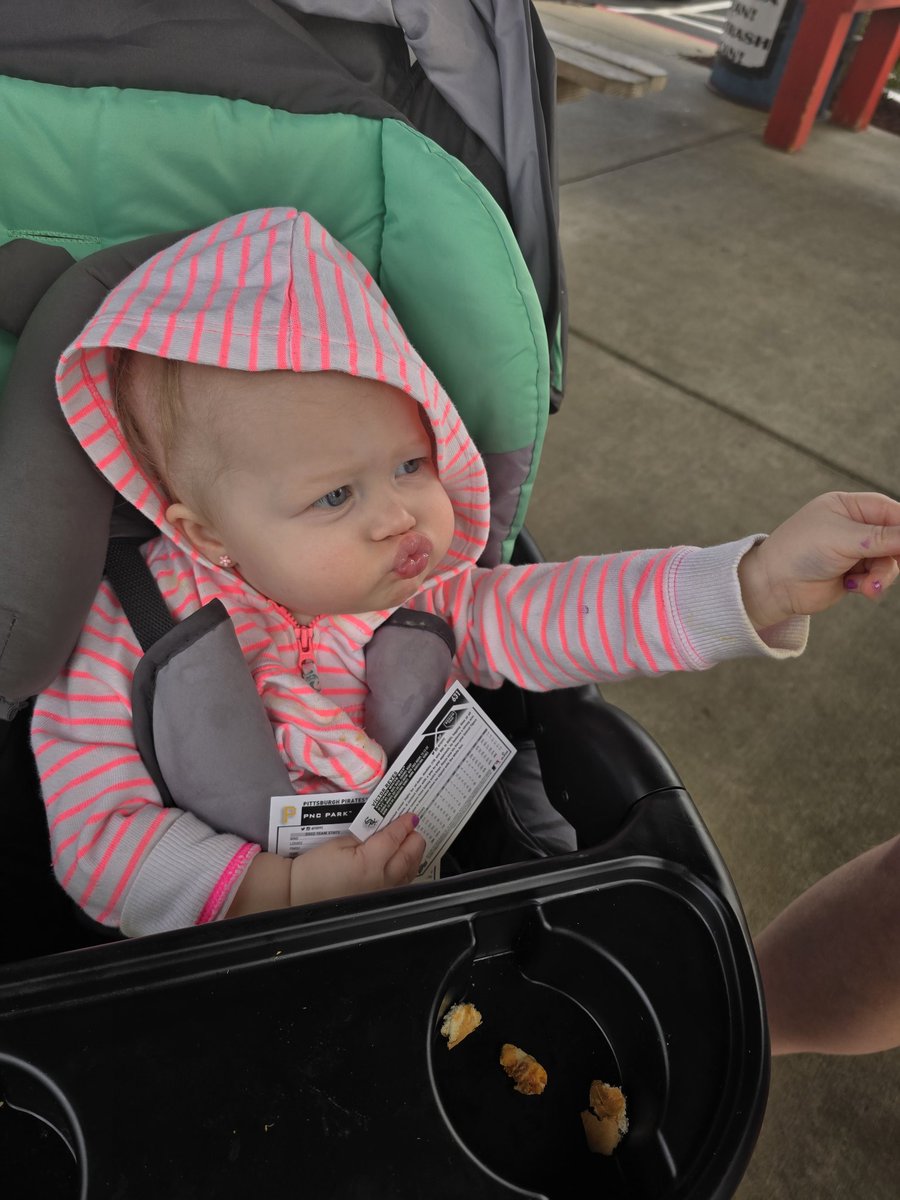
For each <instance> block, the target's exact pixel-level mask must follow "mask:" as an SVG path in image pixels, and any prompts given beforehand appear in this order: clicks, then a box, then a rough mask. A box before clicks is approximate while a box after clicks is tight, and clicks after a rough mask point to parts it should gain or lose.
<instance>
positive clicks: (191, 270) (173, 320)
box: [158, 217, 231, 358]
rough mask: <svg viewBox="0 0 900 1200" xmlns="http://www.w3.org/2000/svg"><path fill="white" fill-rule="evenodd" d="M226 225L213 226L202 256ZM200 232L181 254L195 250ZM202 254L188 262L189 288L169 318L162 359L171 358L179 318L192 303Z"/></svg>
mask: <svg viewBox="0 0 900 1200" xmlns="http://www.w3.org/2000/svg"><path fill="white" fill-rule="evenodd" d="M230 219H231V218H230V217H229V218H226V220H230ZM224 224H225V221H219V222H218V223H217V224H215V225H213V227H212V228H211V229H210V231H209V234H208V236H207V238H206V241H205V242H204V243H203V246H202V247H201V251H200V254H202V252H203V250H206V249H207V248H208V247H209V246H211V245H212V244H213V242H214V241H215V240H216V238H217V237H218V235H219V231H220V230H221V228H222V226H223V225H224ZM200 232H202V230H198V232H197V233H192V234H191V235H190V236H189V237H187V238H186V239H185V242H184V245H183V247H182V248H181V252H182V253H183V254H184V255H186V254H187V251H188V250H190V249H192V248H193V244H194V241H195V239H196V238H197V237H198V236H199V234H200ZM200 254H193V255H191V257H190V259H189V260H188V281H187V288H186V289H185V292H184V295H183V296H182V298H181V300H180V301H179V303H178V306H177V308H175V309H174V310H173V311H172V313H171V315H170V316H169V319H168V321H167V322H166V332H165V333H164V334H163V340H162V343H161V344H160V347H159V351H158V354H159V357H160V358H169V357H170V355H169V347H170V346H171V344H172V338H173V337H174V335H175V329H176V326H177V324H178V318H179V317H180V316H181V314H182V313H183V312H184V310H185V309H186V308H187V306H188V304H190V302H191V300H192V298H193V295H194V288H195V287H196V286H197V268H198V264H199V260H200Z"/></svg>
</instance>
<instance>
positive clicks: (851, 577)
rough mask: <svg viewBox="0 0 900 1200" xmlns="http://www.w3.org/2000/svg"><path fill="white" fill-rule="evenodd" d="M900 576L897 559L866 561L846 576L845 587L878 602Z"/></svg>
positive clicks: (872, 559)
mask: <svg viewBox="0 0 900 1200" xmlns="http://www.w3.org/2000/svg"><path fill="white" fill-rule="evenodd" d="M898 575H900V567H898V566H897V560H896V558H871V559H866V560H865V562H864V563H861V564H860V566H859V567H856V568H854V569H853V570H852V571H848V572H847V574H846V575H845V576H844V587H845V588H846V589H847V591H848V592H856V593H857V594H858V595H860V596H865V597H866V598H867V599H869V600H878V599H880V598H881V597H882V596H883V595H884V593H885V592H886V591H887V589H888V588H889V587H891V585H892V584H893V583H894V582H895V581H896V579H897V576H898Z"/></svg>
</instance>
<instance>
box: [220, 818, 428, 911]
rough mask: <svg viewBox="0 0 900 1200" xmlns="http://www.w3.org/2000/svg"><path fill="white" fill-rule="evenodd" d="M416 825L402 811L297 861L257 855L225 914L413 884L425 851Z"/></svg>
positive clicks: (319, 847)
mask: <svg viewBox="0 0 900 1200" xmlns="http://www.w3.org/2000/svg"><path fill="white" fill-rule="evenodd" d="M417 824H418V817H416V816H415V815H414V814H413V813H406V814H404V815H403V816H402V817H398V818H397V819H396V820H395V821H392V822H391V823H390V824H389V825H387V826H386V827H385V828H384V829H379V831H378V832H377V833H374V834H373V835H372V836H371V837H370V838H369V839H368V841H366V842H359V841H358V840H357V839H356V838H355V837H353V835H352V834H344V835H342V836H340V837H336V838H332V839H331V840H330V841H328V842H326V843H325V844H324V845H322V846H317V847H316V848H315V850H308V851H307V852H306V853H305V854H301V855H299V856H298V857H297V858H295V859H287V858H281V857H280V856H279V855H278V854H258V855H257V856H256V858H255V859H254V860H253V862H252V863H251V864H250V869H249V870H248V871H247V873H246V874H245V875H244V878H243V880H242V882H241V885H240V887H239V888H238V890H237V892H236V894H235V897H234V900H233V901H232V903H231V906H230V907H229V909H228V911H227V913H226V914H225V915H226V916H228V917H242V916H245V915H246V914H247V913H253V912H263V911H266V910H268V909H273V908H286V907H287V906H288V905H293V904H312V903H314V902H315V901H317V900H335V899H338V898H339V897H341V896H352V895H356V894H357V893H359V892H374V891H380V890H381V889H382V888H390V887H398V886H399V885H400V884H403V883H412V881H413V880H414V879H415V877H416V872H417V870H418V867H419V863H420V862H421V861H422V855H423V853H424V851H425V840H424V838H423V837H422V835H421V834H418V833H415V832H414V830H415V827H416V825H417Z"/></svg>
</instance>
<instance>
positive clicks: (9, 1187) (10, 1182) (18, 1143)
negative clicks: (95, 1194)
mask: <svg viewBox="0 0 900 1200" xmlns="http://www.w3.org/2000/svg"><path fill="white" fill-rule="evenodd" d="M0 1096H2V1098H3V1101H4V1104H3V1107H2V1109H0V1162H2V1161H12V1160H13V1158H14V1160H15V1163H16V1172H15V1178H9V1177H5V1178H4V1181H3V1197H4V1200H26V1197H27V1198H28V1200H31V1198H32V1197H34V1196H52V1197H53V1198H54V1200H76V1198H77V1197H79V1196H80V1195H81V1194H82V1182H81V1170H80V1167H79V1162H80V1161H83V1158H84V1144H83V1139H82V1136H81V1129H80V1127H79V1125H78V1122H77V1120H76V1118H75V1114H74V1113H73V1112H72V1109H71V1107H70V1105H69V1103H68V1101H67V1100H66V1098H65V1096H63V1094H62V1092H61V1091H60V1090H59V1088H58V1087H57V1086H56V1084H55V1083H53V1082H52V1080H50V1079H48V1078H47V1077H46V1076H44V1075H42V1074H41V1073H40V1072H38V1071H36V1070H35V1069H34V1068H33V1067H30V1066H28V1064H27V1063H23V1062H21V1061H19V1060H18V1059H15V1058H10V1057H7V1056H6V1055H3V1054H0ZM13 1152H14V1153H13ZM16 1189H20V1190H16Z"/></svg>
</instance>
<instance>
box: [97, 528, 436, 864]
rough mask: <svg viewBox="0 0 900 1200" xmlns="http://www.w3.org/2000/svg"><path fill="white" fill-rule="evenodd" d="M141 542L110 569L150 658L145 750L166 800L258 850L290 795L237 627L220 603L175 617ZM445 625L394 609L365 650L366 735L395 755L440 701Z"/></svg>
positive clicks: (138, 700)
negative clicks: (275, 800) (276, 805)
mask: <svg viewBox="0 0 900 1200" xmlns="http://www.w3.org/2000/svg"><path fill="white" fill-rule="evenodd" d="M140 541H141V539H138V538H114V539H113V540H112V541H111V542H110V547H109V551H108V553H107V558H106V575H107V578H108V580H109V582H110V583H111V584H112V586H113V589H114V590H115V592H116V595H117V596H118V599H119V603H120V604H121V605H122V608H123V610H124V612H125V615H126V617H127V618H128V621H129V624H130V625H131V628H132V630H133V632H134V634H135V636H136V637H137V639H138V642H139V643H140V646H141V649H142V650H143V651H144V656H143V658H142V659H141V660H140V662H139V663H138V667H137V670H136V671H135V675H134V679H133V681H132V714H133V720H134V735H135V742H136V745H137V749H138V752H139V753H140V755H141V758H142V759H143V762H144V765H145V766H146V768H147V771H148V773H149V775H150V778H151V779H152V780H153V782H154V784H155V785H156V787H157V788H158V790H159V793H160V795H161V796H162V798H163V802H164V803H165V804H166V805H168V806H174V807H176V808H180V809H182V810H184V811H186V812H192V813H193V814H194V815H195V816H196V817H199V818H200V820H202V821H204V822H205V823H206V824H207V825H210V826H211V827H212V828H214V829H216V830H217V831H220V832H228V833H236V834H238V835H239V836H241V837H244V838H246V839H248V840H249V841H252V842H256V843H257V844H259V845H262V846H263V847H265V846H266V844H267V841H268V831H269V800H270V798H271V797H272V796H285V795H291V794H292V793H293V791H294V787H293V784H292V783H291V778H290V775H289V773H288V770H287V768H286V766H285V765H284V762H283V761H282V759H281V757H280V755H279V753H278V750H277V747H276V745H275V741H274V738H273V733H272V727H271V725H270V723H269V720H268V717H267V716H266V712H265V708H264V706H263V704H262V701H261V700H260V697H259V695H258V693H257V691H256V687H255V685H254V682H253V677H252V675H251V673H250V671H249V670H248V668H247V664H246V661H245V659H244V656H243V652H242V651H241V647H240V643H239V641H238V639H237V636H236V634H235V632H234V626H233V624H232V622H231V620H230V618H229V616H228V613H227V611H226V610H225V608H224V606H223V605H222V604H221V602H220V601H218V600H213V601H212V602H211V603H209V604H206V605H204V606H203V607H202V608H200V609H197V610H196V611H195V612H193V613H191V614H190V616H188V617H186V618H185V620H183V621H179V622H177V623H176V622H175V621H174V619H173V618H172V616H171V614H170V613H169V611H168V609H167V608H166V604H165V601H164V600H163V598H162V595H161V594H160V591H159V588H158V587H157V584H156V581H155V579H154V578H153V575H152V573H151V572H150V569H149V567H148V566H147V564H146V562H145V561H144V556H143V555H142V554H141V551H140ZM455 648H456V647H455V642H454V637H453V633H452V631H451V629H450V627H449V626H448V625H447V623H446V622H445V621H443V620H441V619H440V618H439V617H435V616H432V615H431V614H429V613H415V612H410V611H408V610H406V609H398V610H397V611H396V612H395V613H394V614H393V615H392V616H391V617H390V618H389V619H388V620H387V621H386V622H385V623H384V624H383V625H382V626H380V627H379V628H378V629H377V630H376V631H375V634H374V636H373V638H372V640H371V641H370V643H369V645H368V647H367V650H366V678H367V682H368V686H369V697H368V700H367V702H366V719H365V724H366V731H367V732H368V734H369V736H370V737H373V738H375V740H376V741H378V742H380V744H381V745H382V746H383V747H384V749H385V751H386V753H387V755H388V758H389V759H390V758H392V757H394V755H395V754H396V753H397V751H398V750H399V749H400V748H401V747H402V746H403V745H404V743H405V742H406V740H407V738H408V737H409V736H410V734H411V733H412V732H413V730H414V729H415V728H416V727H417V726H418V725H419V723H420V722H421V720H422V719H423V718H424V716H425V715H426V713H427V712H429V711H430V709H431V708H432V707H433V706H434V704H435V703H436V701H437V700H438V698H439V697H440V695H441V693H442V691H443V689H444V684H445V682H446V679H447V676H448V674H449V671H450V664H451V659H452V657H453V654H454V652H455Z"/></svg>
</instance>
